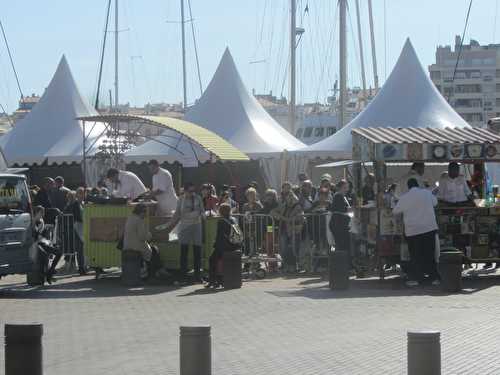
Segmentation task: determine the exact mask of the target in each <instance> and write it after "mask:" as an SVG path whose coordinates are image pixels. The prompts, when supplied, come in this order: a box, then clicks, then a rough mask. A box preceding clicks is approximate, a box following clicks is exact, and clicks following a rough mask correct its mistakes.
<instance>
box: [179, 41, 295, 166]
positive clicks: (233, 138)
mask: <svg viewBox="0 0 500 375" xmlns="http://www.w3.org/2000/svg"><path fill="white" fill-rule="evenodd" d="M184 119H185V120H187V121H190V122H193V123H195V124H197V125H200V126H203V127H204V128H206V129H208V130H211V131H213V132H214V133H216V134H218V135H219V136H221V137H222V138H224V139H226V140H227V141H229V143H231V144H232V145H233V146H235V147H236V148H238V149H239V150H241V151H243V152H244V153H245V154H247V155H248V156H249V157H250V158H253V159H259V158H262V157H266V156H269V154H273V153H275V154H277V153H281V152H283V150H295V149H298V148H301V147H304V146H305V145H304V144H303V143H302V142H300V141H299V140H297V139H296V138H295V137H294V136H293V135H291V134H290V133H288V131H287V130H285V129H283V128H282V127H281V126H280V125H279V124H278V123H277V122H276V121H275V120H274V119H273V118H272V117H271V116H270V115H269V114H268V113H267V112H266V110H265V109H264V108H263V107H262V106H261V105H260V103H259V102H258V101H257V100H256V99H255V98H254V96H253V95H252V94H250V93H249V92H248V90H247V89H246V87H245V85H244V84H243V81H242V80H241V77H240V74H239V73H238V70H237V69H236V65H235V63H234V60H233V57H232V56H231V53H230V52H229V49H228V48H226V51H225V52H224V55H223V56H222V59H221V62H220V63H219V66H218V68H217V71H216V72H215V74H214V76H213V78H212V81H211V82H210V84H209V85H208V87H207V89H206V90H205V92H204V93H203V95H202V97H201V98H200V99H199V100H198V102H197V103H196V104H195V105H194V106H193V107H192V108H191V109H190V110H189V111H188V112H187V113H186V116H185V118H184Z"/></svg>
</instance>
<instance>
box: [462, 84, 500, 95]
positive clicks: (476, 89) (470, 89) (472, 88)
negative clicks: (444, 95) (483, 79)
mask: <svg viewBox="0 0 500 375" xmlns="http://www.w3.org/2000/svg"><path fill="white" fill-rule="evenodd" d="M497 86H500V85H497ZM455 93H457V94H477V93H481V85H457V86H456V87H455Z"/></svg>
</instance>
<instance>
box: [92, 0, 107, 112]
mask: <svg viewBox="0 0 500 375" xmlns="http://www.w3.org/2000/svg"><path fill="white" fill-rule="evenodd" d="M110 9H111V0H109V1H108V8H107V10H106V22H105V25H104V37H103V42H102V48H101V58H100V62H99V74H98V78H97V92H96V97H95V105H94V108H95V109H96V110H97V109H99V92H100V91H101V81H102V69H103V65H104V53H105V50H106V39H107V36H108V25H109V11H110Z"/></svg>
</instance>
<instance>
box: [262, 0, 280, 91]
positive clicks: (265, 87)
mask: <svg viewBox="0 0 500 375" xmlns="http://www.w3.org/2000/svg"><path fill="white" fill-rule="evenodd" d="M276 8H277V7H272V8H271V9H272V13H271V18H270V25H271V31H270V33H269V35H270V42H269V51H268V57H267V61H268V62H267V63H266V68H265V79H264V92H267V84H268V81H269V71H270V67H271V56H272V51H273V43H274V24H275V22H274V19H275V16H276ZM270 86H271V88H272V84H271V85H270Z"/></svg>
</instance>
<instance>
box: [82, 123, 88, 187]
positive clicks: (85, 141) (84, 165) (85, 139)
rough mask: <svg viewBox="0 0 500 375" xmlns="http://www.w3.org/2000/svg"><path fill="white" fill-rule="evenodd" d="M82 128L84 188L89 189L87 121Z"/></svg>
mask: <svg viewBox="0 0 500 375" xmlns="http://www.w3.org/2000/svg"><path fill="white" fill-rule="evenodd" d="M82 127H83V142H82V147H83V151H82V155H83V165H82V168H83V186H84V187H87V137H86V136H85V132H86V130H85V120H83V121H82Z"/></svg>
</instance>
